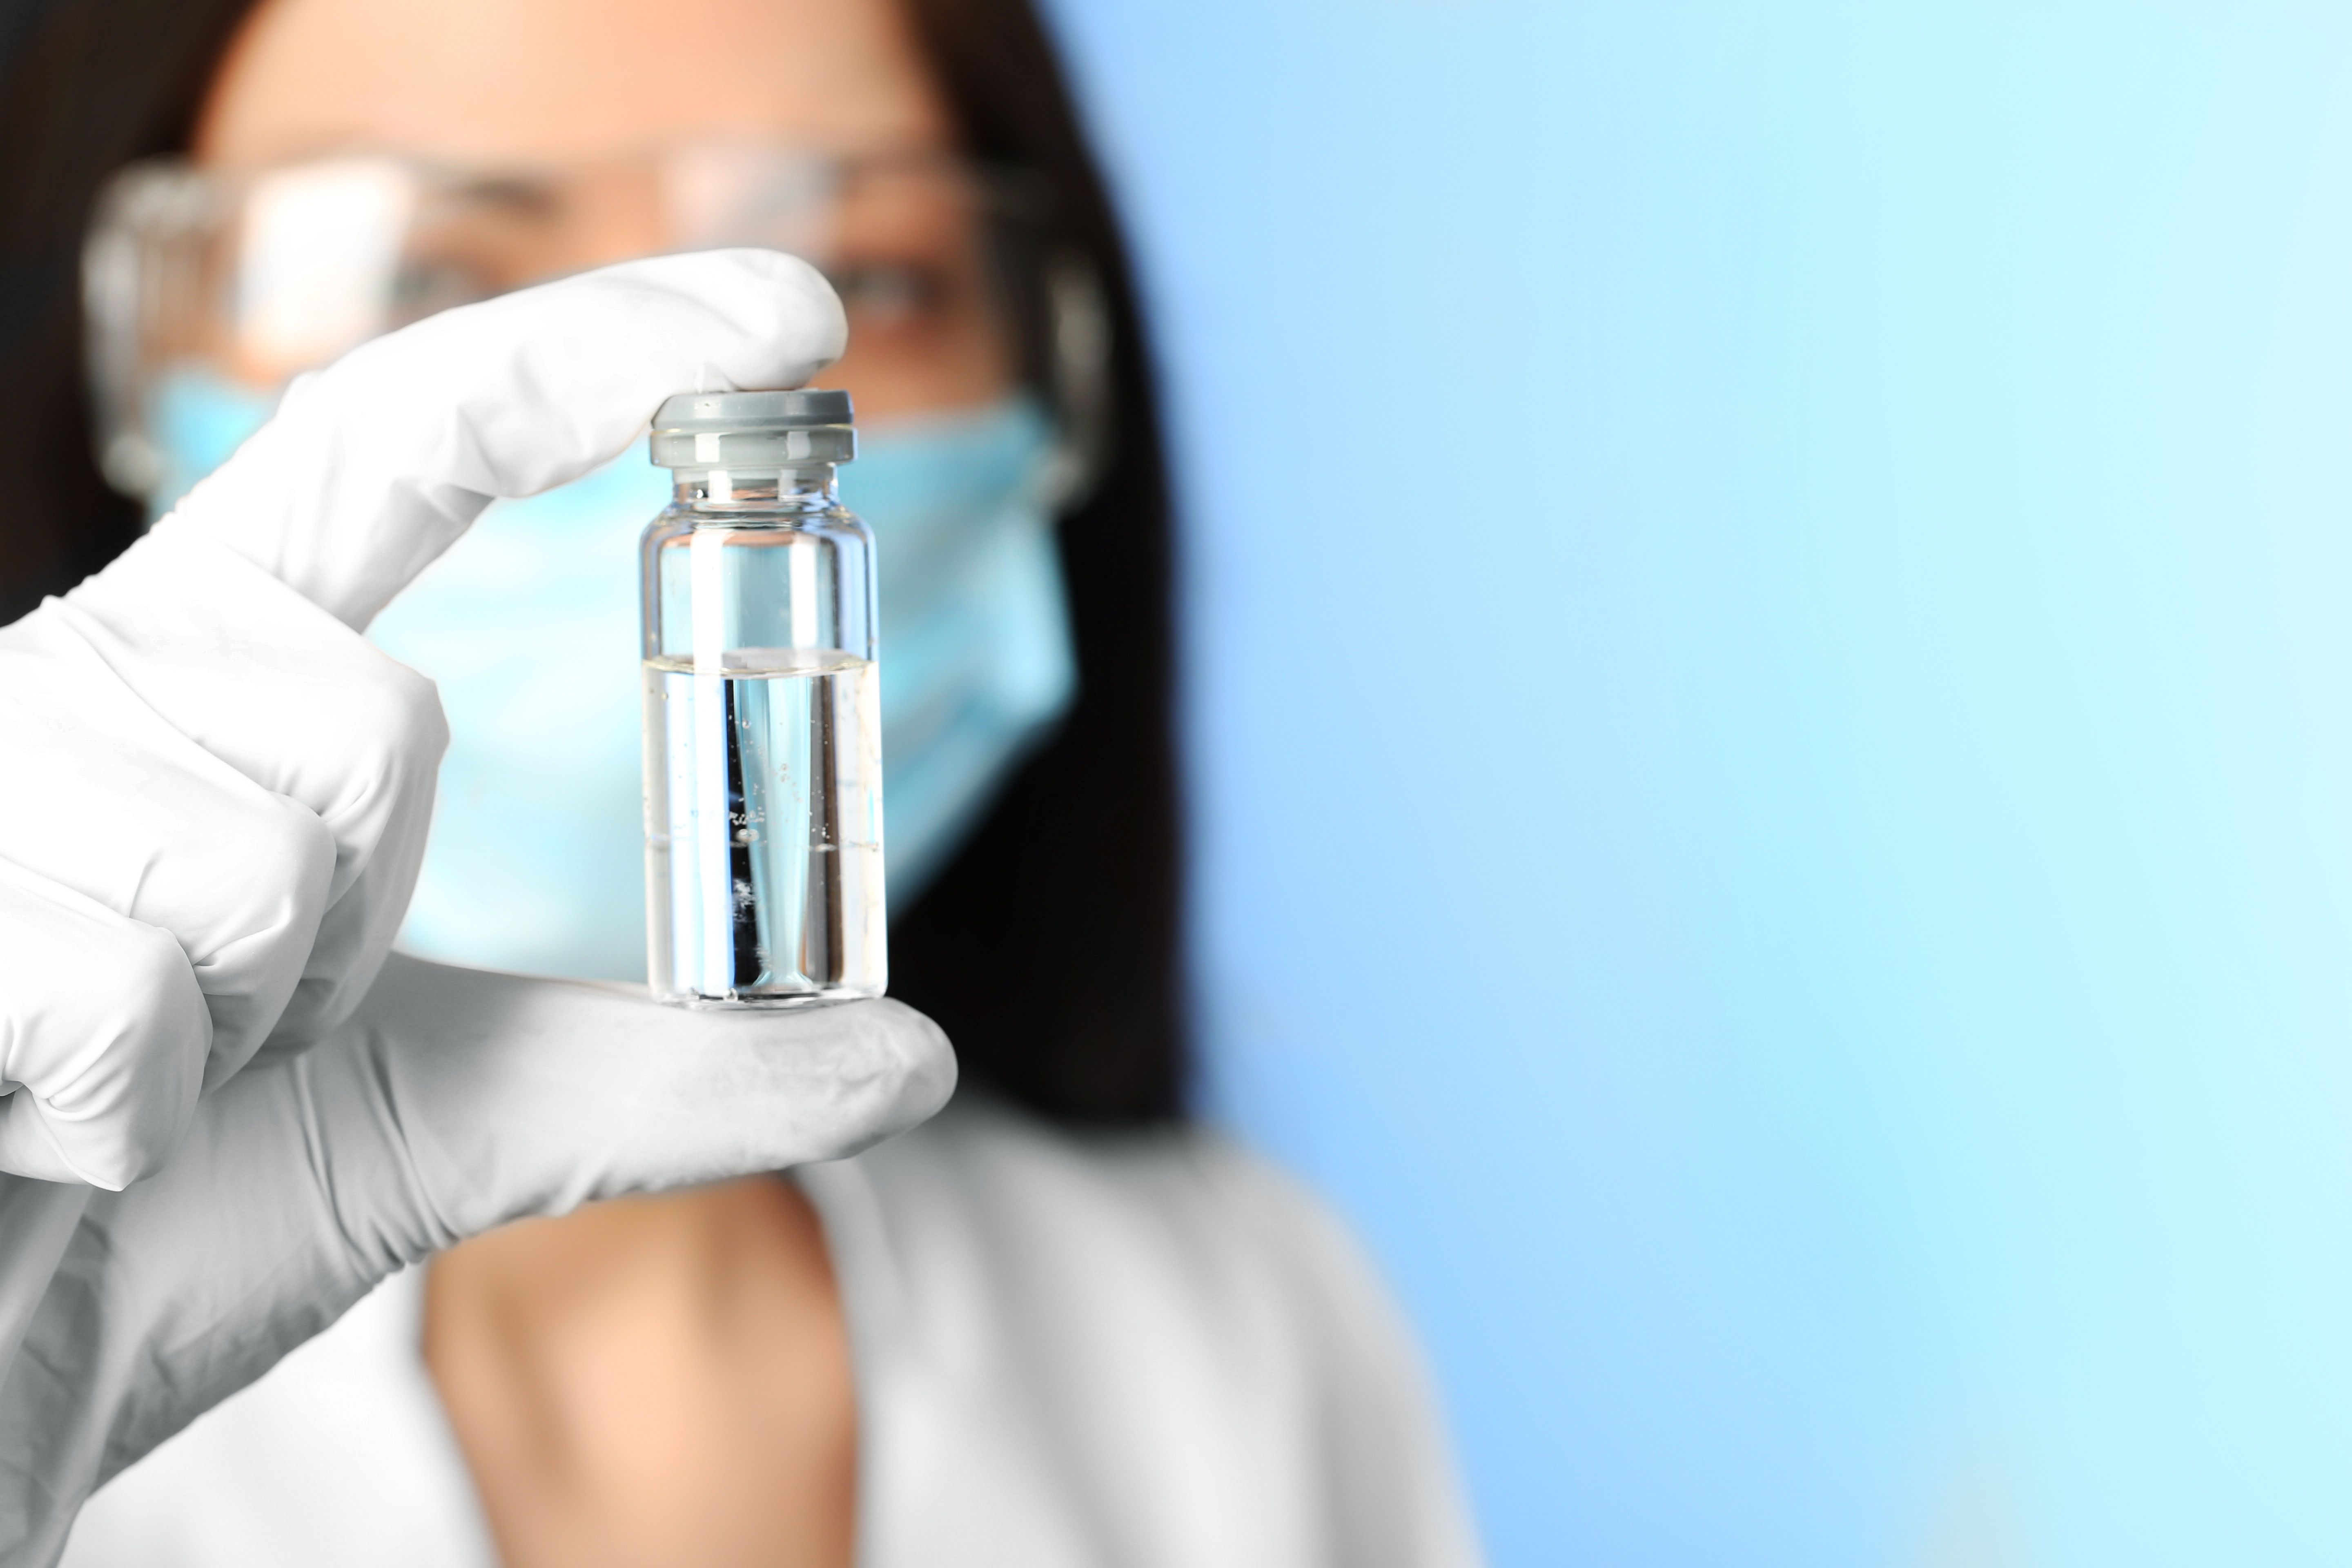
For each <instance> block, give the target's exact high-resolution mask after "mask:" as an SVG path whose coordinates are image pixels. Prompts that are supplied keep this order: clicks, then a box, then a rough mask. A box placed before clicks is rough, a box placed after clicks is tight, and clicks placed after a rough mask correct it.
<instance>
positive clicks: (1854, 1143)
mask: <svg viewBox="0 0 2352 1568" xmlns="http://www.w3.org/2000/svg"><path fill="white" fill-rule="evenodd" d="M1053 9H1054V11H1055V15H1056V16H1057V18H1058V20H1059V24H1060V26H1061V27H1062V30H1063V32H1064V33H1065V35H1066V41H1067V43H1068V45H1069V47H1070V48H1071V50H1072V53H1073V56H1074V58H1075V59H1076V61H1077V62H1078V65H1079V67H1080V68H1081V70H1082V74H1083V76H1084V79H1085V83H1084V85H1085V89H1086V94H1087V100H1088V102H1089V104H1090V109H1091V112H1092V114H1093V117H1094V118H1095V120H1096V121H1097V127H1098V130H1099V132H1100V135H1101V137H1102V140H1103V142H1104V143H1105V146H1106V151H1107V154H1108V158H1109V161H1110V162H1111V163H1112V165H1113V168H1114V172H1115V174H1117V176H1118V179H1119V180H1120V182H1121V184H1122V186H1123V193H1124V196H1125V199H1126V203H1127V205H1128V207H1129V216H1130V219H1131V225H1132V227H1133V229H1134V232H1135V235H1136V237H1137V239H1138V243H1139V248H1140V251H1141V255H1142V259H1143V263H1144V266H1145V269H1146V272H1147V278H1148V284H1149V288H1150V294H1151V297H1152V303H1153V306H1154V307H1155V309H1156V310H1157V313H1158V319H1159V323H1160V336H1161V339H1162V347H1163V356H1164V359H1165V362H1166V370H1167V382H1168V385H1169V388H1170V390H1171V395H1172V399H1173V412H1174V418H1175V424H1176V429H1177V433H1178V436H1179V438H1180V449H1181V465H1182V476H1183V488H1184V501H1185V506H1186V511H1187V523H1188V526H1189V528H1190V530H1191V532H1190V538H1189V542H1188V546H1187V549H1188V557H1189V593H1190V598H1191V605H1190V623H1189V624H1190V633H1189V635H1190V637H1191V648H1190V652H1189V669H1190V679H1191V681H1192V690H1191V696H1190V710H1191V720H1190V724H1191V741H1192V754H1193V759H1194V762H1193V766H1194V769H1195V773H1196V782H1197V791H1198V796H1199V801H1198V805H1199V814H1200V833H1201V845H1202V856H1203V859H1202V886H1201V907H1200V910H1199V917H1198V918H1199V929H1200V932H1201V936H1202V984H1203V990H1204V992H1205V994H1206V996H1207V1000H1208V1004H1209V1007H1210V1023H1211V1026H1212V1029H1213V1048H1214V1058H1215V1060H1214V1067H1215V1072H1216V1079H1217V1099H1218V1102H1219V1104H1220V1105H1221V1107H1222V1109H1223V1113H1224V1114H1225V1115H1226V1116H1227V1117H1229V1118H1230V1119H1231V1120H1232V1121H1234V1122H1235V1123H1237V1124H1238V1125H1239V1126H1240V1127H1242V1128H1243V1129H1244V1130H1245V1131H1247V1132H1248V1133H1249V1134H1251V1135H1252V1136H1253V1137H1255V1139H1257V1140H1258V1141H1260V1142H1262V1143H1264V1144H1265V1145H1266V1146H1268V1147H1270V1148H1271V1149H1273V1150H1275V1151H1276V1152H1278V1153H1279V1154H1280V1155H1282V1156H1283V1157H1285V1158H1286V1159H1287V1160H1288V1161H1289V1162H1291V1163H1293V1164H1295V1165H1296V1166H1297V1167H1298V1168H1299V1169H1301V1170H1303V1171H1304V1172H1306V1173H1307V1174H1308V1175H1309V1176H1310V1177H1311V1178H1312V1179H1314V1180H1315V1181H1316V1182H1317V1183H1318V1184H1319V1185H1320V1186H1321V1187H1322V1188H1323V1189H1324V1190H1325V1191H1326V1192H1328V1193H1329V1194H1331V1195H1333V1196H1334V1197H1335V1198H1336V1199H1337V1200H1338V1201H1339V1203H1340V1204H1341V1205H1343V1206H1344V1207H1345V1208H1346V1210H1347V1211H1348V1212H1349V1214H1350V1215H1352V1216H1353V1217H1354V1219H1355V1220H1356V1222H1357V1223H1358V1225H1359V1226H1360V1228H1361V1230H1362V1231H1363V1233H1364V1234H1365V1236H1366V1237H1368V1239H1369V1240H1370V1244H1371V1245H1372V1247H1373V1248H1374V1250H1375V1252H1376V1253H1377V1255H1378V1257H1379V1258H1380V1259H1381V1263H1382V1264H1383V1266H1384V1267H1385V1268H1386V1269H1387V1270H1388V1271H1389V1273H1390V1275H1391V1278H1392V1279H1394V1280H1395V1282H1396V1284H1397V1286H1398V1288H1399V1289H1400V1291H1401V1293H1402V1296H1403V1298H1404V1300H1405V1301H1406V1302H1407V1304H1408V1307H1409V1309H1410V1310H1411V1311H1412V1315H1413V1316H1414V1318H1415V1320H1416V1321H1417V1322H1418V1323H1419V1325H1420V1327H1421V1329H1422V1331H1423V1333H1424V1334H1425V1336H1426V1338H1427V1340H1428V1342H1429V1344H1430V1346H1431V1350H1432V1354H1433V1359H1434V1361H1435V1363H1436V1364H1437V1367H1438V1369H1439V1371H1440V1373H1441V1376H1442V1379H1443V1383H1444V1390H1445V1394H1446V1398H1447V1401H1448V1404H1449V1406H1450V1409H1451V1413H1452V1416H1453V1419H1454V1424H1455V1426H1456V1427H1457V1429H1458V1433H1459V1438H1460V1443H1461V1447H1462V1449H1463V1451H1464V1453H1465V1458H1466V1464H1467V1468H1468V1470H1469V1474H1470V1479H1471V1481H1472V1484H1473V1489H1474V1491H1475V1498H1476V1503H1477V1506H1478V1509H1479V1510H1480V1513H1481V1516H1482V1519H1483V1521H1484V1525H1485V1528H1486V1532H1487V1534H1488V1537H1489V1539H1490V1542H1491V1544H1492V1547H1493V1550H1494V1552H1495V1555H1496V1558H1497V1560H1498V1561H1499V1562H1500V1563H1505V1564H1508V1565H1514V1568H1532V1565H1535V1564H1549V1563H1605V1564H1666V1563H1675V1564H1680V1563H1691V1564H1728V1563H1739V1564H1780V1563H1787V1564H1803V1565H1806V1568H1822V1565H1836V1564H1847V1563H1856V1564H1859V1563H1870V1564H1915V1563H1916V1564H1930V1563H1938V1564H1950V1565H1955V1568H1957V1565H1960V1564H1969V1565H1978V1564H1987V1565H1990V1564H2005V1563H2019V1564H2028V1563H2031V1564H2068V1565H2071V1564H2108V1563H2114V1564H2133V1565H2136V1568H2149V1565H2156V1564H2165V1563H2216V1564H2220V1563H2229V1564H2242V1563H2262V1564H2265V1565H2271V1568H2280V1565H2285V1564H2297V1563H2343V1562H2346V1561H2347V1560H2352V1354H2347V1349H2346V1344H2347V1338H2352V1265H2347V1259H2352V1225H2347V1218H2352V1215H2347V1210H2352V724H2347V708H2352V703H2347V695H2352V694H2347V686H2352V538H2347V526H2348V525H2352V463H2347V441H2352V10H2347V8H2345V7H2343V6H2340V5H2305V6H2294V5H2227V6H2225V5H2207V6H2202V7H2166V6H2159V5H2144V4H2143V5H2126V4H2116V5H2080V4H2058V5H2049V4H2021V3H2010V4H1972V5H1958V4H1951V5H1852V6H1839V5H1825V4H1802V3H1792V4H1788V5H1749V4H1741V3H1731V0H1724V3H1719V4H1674V3H1670V0H1620V3H1613V4H1598V3H1596V4H1570V3H1567V0H1558V3H1554V4H1540V3H1537V0H1447V3H1440V0H1357V3H1355V4H1352V5H1341V4H1337V3H1335V0H1190V3H1188V4H1185V5H1141V4H1136V3H1135V0H1055V5H1054V6H1053Z"/></svg>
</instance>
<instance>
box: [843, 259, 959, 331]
mask: <svg viewBox="0 0 2352 1568" xmlns="http://www.w3.org/2000/svg"><path fill="white" fill-rule="evenodd" d="M833 286H834V288H835V289H837V290H839V291H840V294H841V303H842V307H843V309H845V310H848V311H849V312H850V313H851V314H853V315H855V316H856V317H857V318H858V319H859V321H861V322H863V323H864V324H866V325H867V326H869V327H878V328H881V329H883V330H885V331H887V330H890V329H893V328H907V327H912V326H915V325H918V324H919V323H920V322H922V321H924V320H926V319H927V318H929V317H932V316H936V315H938V314H939V313H940V310H942V309H943V308H944V305H945V302H946V299H947V295H948V292H949V290H948V288H947V285H946V280H945V279H942V278H940V275H939V273H938V272H937V270H936V269H934V268H929V267H927V266H923V265H921V264H919V263H911V262H867V263H859V264H856V265H853V266H849V267H845V268H841V269H840V270H839V271H837V272H835V274H834V279H833Z"/></svg>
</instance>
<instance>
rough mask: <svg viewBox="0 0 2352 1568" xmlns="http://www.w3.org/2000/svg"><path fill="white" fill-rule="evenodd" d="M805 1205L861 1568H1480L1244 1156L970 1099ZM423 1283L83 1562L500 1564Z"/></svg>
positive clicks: (306, 1366)
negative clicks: (835, 1316) (853, 1467)
mask: <svg viewBox="0 0 2352 1568" xmlns="http://www.w3.org/2000/svg"><path fill="white" fill-rule="evenodd" d="M800 1180H801V1182H802V1184H803V1187H804V1188H805V1190H806V1191H807V1193H808V1194H809V1197H810V1199H811V1200H812V1202H813V1203H814V1205H815V1206H816V1209H817V1211H818V1213H819V1214H820V1215H822V1216H823V1219H824V1227H825V1234H826V1236H827V1238H828V1240H829V1242H830V1245H831V1247H832V1250H833V1255H834V1263H835V1270H836V1274H837V1277H838V1278H839V1279H840V1282H841V1289H842V1292H843V1300H844V1303H845V1309H846V1311H847V1314H848V1320H849V1324H850V1333H851V1343H852V1347H853V1355H854V1357H855V1361H856V1376H857V1387H858V1401H859V1432H860V1440H861V1442H862V1443H863V1444H864V1448H863V1451H862V1454H861V1463H860V1486H861V1496H860V1498H859V1501H858V1507H859V1532H858V1533H859V1560H860V1562H861V1563H863V1564H865V1565H866V1568H966V1565H969V1568H982V1565H990V1564H1000V1563H1001V1564H1006V1565H1008V1568H1010V1565H1013V1564H1018V1565H1020V1568H1103V1565H1108V1564H1117V1565H1119V1568H1259V1565H1263V1568H1318V1565H1329V1568H1391V1565H1392V1568H1471V1565H1473V1564H1475V1563H1476V1562H1477V1561H1478V1553H1477V1549H1476V1546H1475V1541H1474V1538H1473V1535H1472V1531H1471V1529H1470V1526H1469V1523H1468V1520H1467V1517H1466V1514H1465V1510H1464V1508H1463V1506H1462V1503H1461V1500H1460V1498H1459V1494H1458V1493H1457V1491H1456V1489H1455V1485H1454V1475H1453V1470H1452V1466H1451V1463H1450V1461H1449V1459H1448V1457H1447V1454H1446V1451H1445V1446H1444V1440H1443V1438H1442V1436H1441V1435H1440V1431H1439V1426H1438V1422H1437V1419H1436V1415H1435V1412H1434V1409H1433V1404H1432V1401H1431V1398H1430V1395H1429V1393H1428V1390H1427V1388H1426V1386H1425V1384H1424V1380H1423V1374H1422V1372H1421V1369H1420V1366H1419V1363H1418V1359H1417V1357H1416V1356H1415V1354H1414V1352H1413V1349H1412V1344H1411V1342H1410V1341H1409V1339H1408V1338H1407V1336H1406V1334H1405V1332H1404V1331H1403V1328H1402V1324H1401V1323H1400V1322H1399V1321H1398V1320H1397V1318H1396V1316H1395V1314H1394V1312H1393V1311H1392V1310H1391V1307H1390V1305H1389V1303H1388V1301H1387V1300H1386V1298H1385V1295H1384V1293H1383V1292H1382V1291H1381V1288H1380V1286H1379V1284H1378V1283H1377V1281H1376V1280H1375V1279H1373V1277H1372V1275H1371V1273H1370V1269H1369V1268H1367V1266H1366V1264H1365V1262H1364V1260H1363V1258H1361V1257H1360V1254H1359V1253H1358V1251H1357V1249H1356V1247H1354V1245H1353V1244H1352V1243H1351V1242H1350V1241H1349V1238H1348V1237H1346V1236H1345V1235H1344V1234H1343V1233H1342V1231H1341V1230H1340V1228H1339V1225H1338V1224H1337V1222H1336V1221H1335V1220H1334V1219H1333V1218H1332V1217H1331V1216H1330V1215H1328V1213H1327V1212H1326V1211H1325V1210H1324V1209H1323V1208H1322V1207H1321V1206H1320V1205H1318V1204H1317V1203H1316V1202H1315V1201H1314V1200H1313V1199H1312V1198H1310V1197H1309V1196H1307V1194H1306V1193H1305V1192H1303V1191H1302V1190H1301V1189H1300V1188H1299V1187H1297V1185H1296V1184H1293V1183H1292V1182H1291V1181H1289V1180H1288V1179H1287V1178H1286V1177H1284V1176H1282V1175H1281V1174H1279V1173H1277V1172H1276V1171H1275V1170H1274V1169H1273V1168H1271V1167H1270V1166H1268V1165H1267V1164H1265V1163H1264V1162H1262V1161H1260V1160H1257V1159H1255V1157H1253V1156H1251V1155H1249V1154H1247V1153H1245V1152H1243V1151H1242V1150H1240V1149H1238V1148H1236V1147H1235V1146H1234V1145H1233V1144H1232V1143H1230V1142H1226V1141H1225V1140H1223V1139H1222V1138H1220V1137H1218V1136H1217V1135H1215V1134H1213V1133H1211V1132H1206V1131H1198V1130H1192V1131H1169V1132H1156V1133H1148V1134H1101V1135H1079V1134H1071V1133H1068V1132H1064V1131H1055V1130H1052V1129H1049V1128H1046V1127H1045V1126H1042V1125H1040V1124H1038V1123H1036V1122H1034V1121H1031V1120H1029V1119H1027V1118H1025V1117H1023V1116H1021V1115H1018V1114H1016V1113H1014V1112H1012V1111H1009V1110H1003V1109H1000V1108H995V1107H992V1106H990V1105H988V1104H986V1103H984V1102H974V1101H971V1100H965V1101H961V1102H960V1103H959V1104H958V1105H957V1106H956V1107H955V1108H954V1109H952V1110H950V1111H949V1112H948V1113H946V1114H945V1115H943V1116H941V1117H940V1118H939V1119H938V1120H936V1121H933V1122H931V1123H930V1124H929V1125H928V1126H926V1127H924V1128H922V1129H919V1131H915V1132H913V1133H910V1134H908V1135H907V1136H905V1137H903V1138H900V1139H898V1140H897V1141H896V1142H891V1143H887V1144H885V1145H883V1146H882V1147H880V1148H878V1149H875V1150H871V1151H869V1152H866V1153H865V1154H863V1155H860V1156H858V1157H857V1158H856V1159H853V1160H845V1161H842V1162H840V1163H835V1164H830V1165H822V1166H814V1167H811V1168H808V1169H806V1170H803V1172H801V1173H800ZM420 1272H421V1271H418V1270H410V1271H409V1272H408V1273H407V1274H404V1275H401V1276H398V1277H395V1278H394V1279H393V1280H391V1281H390V1282H388V1283H387V1284H386V1285H385V1286H384V1287H383V1289H379V1290H378V1291H377V1292H376V1293H375V1295H373V1297H371V1298H369V1299H368V1300H366V1301H363V1302H362V1303H361V1305H360V1306H359V1307H357V1308H356V1309H354V1310H352V1312H351V1313H350V1314H349V1315H348V1316H347V1317H345V1318H344V1319H343V1320H342V1321H341V1322H340V1323H338V1324H337V1325H336V1326H335V1327H334V1328H332V1329H331V1330H330V1331H328V1332H326V1333H325V1334H323V1335H321V1336H320V1338H319V1339H318V1340H316V1341H314V1342H312V1343H310V1344H309V1345H306V1346H304V1347H303V1348H302V1349H300V1350H299V1351H297V1352H295V1353H294V1354H293V1355H291V1356H289V1357H288V1358H287V1359H286V1361H285V1362H284V1363H281V1364H280V1365H279V1366H278V1369H277V1370H276V1371H274V1372H272V1373H270V1374H269V1375H268V1377H266V1378H264V1379H263V1380H262V1381H261V1382H260V1383H259V1384H256V1385H255V1386H254V1387H252V1388H250V1389H248V1390H247V1391H246V1392H245V1393H243V1394H239V1395H237V1396H236V1397H235V1398H234V1399H231V1400H229V1401H228V1402H227V1403H226V1404H225V1405H222V1406H220V1407H219V1408H218V1409H216V1410H215V1411H213V1412H212V1413H211V1414H209V1415H205V1417H203V1418H202V1419H200V1420H198V1421H197V1422H196V1423H195V1424H194V1426H191V1427H189V1428H188V1430H187V1431H185V1432H184V1433H183V1434H181V1435H180V1436H178V1437H176V1438H174V1439H173V1440H172V1441H171V1442H169V1443H167V1444H165V1445H164V1446H163V1447H162V1448H161V1449H159V1450H157V1451H156V1453H154V1454H153V1455H152V1456H151V1457H150V1458H148V1459H147V1460H145V1461H144V1462H143V1463H142V1464H140V1465H137V1466H135V1467H133V1468H131V1469H130V1470H128V1471H126V1472H124V1474H123V1475H122V1476H121V1478H120V1479H117V1480H116V1481H115V1482H114V1483H113V1484H112V1485H110V1486H109V1487H108V1488H106V1489H104V1490H103V1491H101V1492H100V1493H99V1494H98V1496H97V1497H95V1498H93V1499H92V1500H90V1503H89V1507H88V1508H87V1509H86V1510H84V1512H83V1514H82V1517H81V1520H80V1521H79V1524H78V1525H77V1526H76V1528H75V1532H74V1536H73V1540H72V1542H71V1544H70V1546H69V1547H68V1550H67V1552H66V1556H65V1563H66V1565H67V1568H117V1565H121V1568H132V1565H136V1568H215V1565H219V1568H228V1565H230V1564H234V1565H236V1568H278V1565H280V1564H284V1565H286V1568H294V1565H297V1564H299V1565H301V1568H374V1565H376V1564H385V1565H390V1564H394V1563H398V1564H403V1565H410V1564H417V1563H435V1564H441V1565H444V1568H477V1565H478V1568H488V1565H490V1564H491V1563H494V1562H495V1555H494V1552H493V1551H492V1549H491V1546H490V1542H489V1538H488V1533H487V1531H486V1530H485V1528H484V1526H483V1523H482V1519H481V1513H480V1509H479V1505H478V1501H477V1500H476V1499H475V1496H474V1492H473V1489H472V1485H471V1482H470V1480H469V1479H468V1478H467V1474H466V1470H465V1468H464V1465H463V1462H462V1461H461V1459H460V1458H459V1457H458V1454H457V1448H456V1446H455V1444H454V1442H453V1440H452V1438H451V1436H450V1433H449V1430H448V1427H447V1426H446V1423H445V1421H444V1420H443V1418H442V1415H441V1411H440V1406H439V1404H438V1402H437V1400H436V1397H435V1395H434V1393H433V1389H432V1385H431V1384H430V1382H429V1381H428V1380H427V1378H426V1375H425V1370H424V1366H423V1363H422V1361H421V1360H420V1358H419V1355H418V1347H417V1328H418V1314H419V1307H420V1300H421V1279H420Z"/></svg>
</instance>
